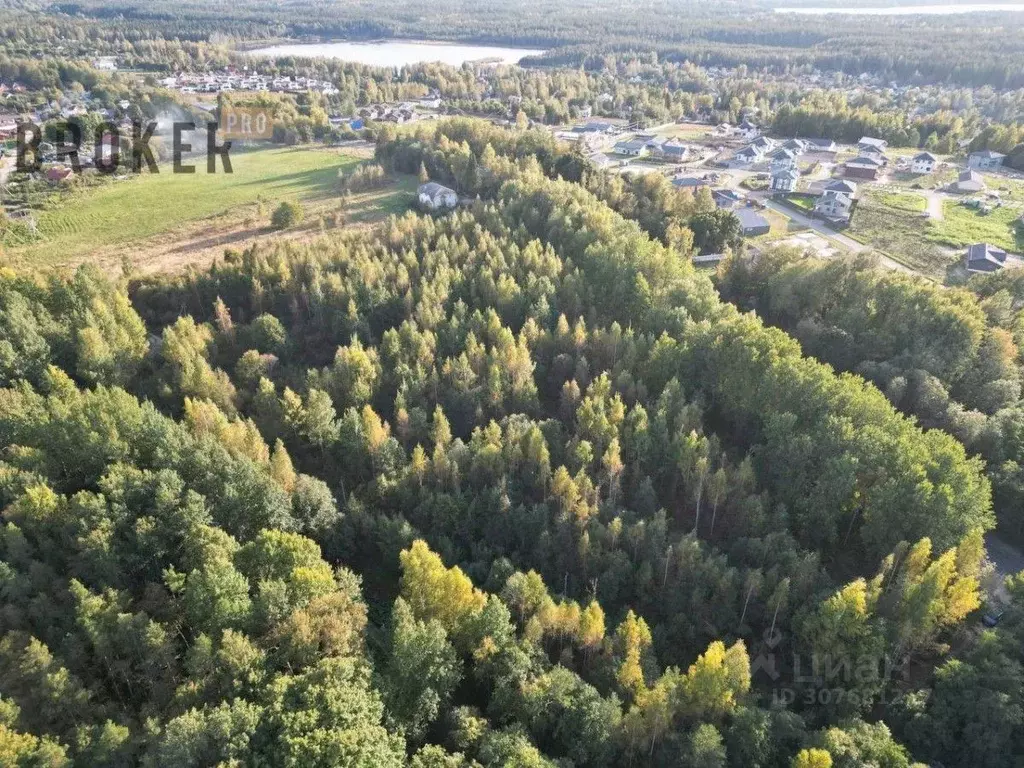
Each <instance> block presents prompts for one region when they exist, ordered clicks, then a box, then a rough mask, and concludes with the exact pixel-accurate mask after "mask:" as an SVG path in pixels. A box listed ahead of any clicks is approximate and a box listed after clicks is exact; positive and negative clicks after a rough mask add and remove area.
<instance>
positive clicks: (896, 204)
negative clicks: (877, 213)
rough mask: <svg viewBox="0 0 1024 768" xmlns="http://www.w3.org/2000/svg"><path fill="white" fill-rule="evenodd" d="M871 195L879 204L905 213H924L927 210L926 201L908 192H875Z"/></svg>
mask: <svg viewBox="0 0 1024 768" xmlns="http://www.w3.org/2000/svg"><path fill="white" fill-rule="evenodd" d="M871 197H872V198H873V199H874V200H875V201H876V202H878V203H879V204H880V205H884V206H886V207H887V208H895V209H896V210H898V211H906V212H907V213H924V212H925V211H926V210H928V201H927V200H925V199H924V198H923V197H921V196H920V195H914V194H911V193H908V192H875V193H872V194H871Z"/></svg>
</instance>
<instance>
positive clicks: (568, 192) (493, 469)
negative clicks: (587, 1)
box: [0, 120, 1024, 768]
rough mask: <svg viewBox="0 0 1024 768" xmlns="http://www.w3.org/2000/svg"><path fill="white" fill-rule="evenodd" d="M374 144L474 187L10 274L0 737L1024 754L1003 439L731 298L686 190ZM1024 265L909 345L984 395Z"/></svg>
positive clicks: (384, 137) (577, 757) (7, 754)
mask: <svg viewBox="0 0 1024 768" xmlns="http://www.w3.org/2000/svg"><path fill="white" fill-rule="evenodd" d="M377 161H378V162H379V163H380V164H381V165H382V166H383V167H385V168H388V169H394V170H410V169H411V171H412V172H416V170H417V169H419V168H421V167H422V168H423V169H424V170H425V171H426V172H427V173H428V174H429V175H430V176H431V177H432V178H435V179H437V180H439V181H442V182H444V183H448V184H451V185H453V186H455V187H456V188H457V189H458V190H459V192H460V193H462V194H464V195H466V196H467V197H470V198H472V199H474V200H475V202H473V203H472V204H471V205H470V206H468V207H465V208H463V209H461V210H459V211H457V212H454V213H450V214H448V215H445V216H440V217H430V216H420V215H416V214H414V213H408V214H406V215H404V216H401V217H397V218H392V219H390V220H389V221H388V222H387V223H386V225H385V226H384V227H383V228H382V229H381V230H379V231H368V230H352V231H346V230H341V231H337V232H333V233H330V234H325V235H323V236H322V237H321V238H320V239H317V240H314V241H312V242H308V243H298V242H282V243H278V244H275V245H258V246H253V247H251V248H249V249H247V250H245V251H243V252H230V253H229V254H228V256H227V257H226V258H225V259H224V260H223V261H222V262H219V263H217V264H215V265H213V266H212V267H210V268H209V269H208V270H203V271H190V272H187V273H184V274H180V275H176V276H158V277H146V278H141V277H136V276H133V275H131V274H130V273H128V274H125V275H124V276H123V277H122V278H121V279H119V280H111V279H109V278H107V277H104V276H102V275H100V274H99V273H97V272H96V271H95V270H93V269H90V268H88V267H83V268H81V269H79V270H78V271H77V272H76V273H75V274H73V275H71V276H67V277H61V276H57V275H45V276H43V275H30V274H16V273H14V272H12V271H9V270H8V271H3V272H0V387H2V388H0V402H2V407H0V449H2V450H0V508H2V509H3V517H4V522H5V527H4V529H3V536H2V537H0V553H2V554H0V589H2V594H3V601H2V610H0V755H2V756H3V761H4V762H5V764H10V765H25V766H29V765H33V766H35V765H46V766H66V765H71V766H115V765H144V766H175V767H177V766H209V765H239V766H242V765H244V766H271V765H274V766H288V765H293V766H389V765H395V766H400V765H411V766H417V767H418V768H428V767H430V768H435V767H436V768H441V767H452V768H454V767H456V766H560V767H561V768H567V767H568V766H619V765H637V766H643V765H650V766H668V765H674V766H679V765H682V766H692V767H693V768H722V767H724V766H730V767H731V768H757V767H758V766H762V767H763V768H787V767H789V766H799V767H800V768H810V767H811V766H823V767H824V768H828V766H832V765H835V766H844V767H845V766H865V767H866V766H884V767H885V768H904V767H909V766H910V765H912V764H914V762H915V761H920V763H926V762H932V761H939V760H941V762H942V763H943V764H944V765H945V766H947V768H954V767H961V766H962V767H963V768H967V766H972V767H973V766H990V767H992V768H1002V767H1004V766H1005V767H1006V768H1013V766H1016V765H1019V756H1020V755H1021V754H1024V741H1022V736H1024V715H1022V712H1024V670H1022V662H1024V652H1022V648H1024V581H1022V580H1021V578H1015V579H1009V580H1007V581H1006V583H1005V584H1003V585H1002V586H1001V587H1000V590H1001V591H1002V593H1003V594H1004V595H1005V613H1004V614H1003V616H1002V619H1001V621H1000V622H999V623H998V626H996V627H995V628H990V629H984V630H982V629H981V628H980V623H979V621H978V619H979V614H980V610H981V605H982V600H983V599H984V597H983V592H984V589H985V588H987V587H989V586H991V584H992V582H993V581H994V580H995V579H994V577H993V574H992V573H991V568H990V566H989V565H987V563H986V561H985V559H984V547H983V544H982V538H981V537H982V533H983V531H985V530H987V529H990V528H991V527H992V526H993V525H994V516H993V512H992V491H991V488H992V486H993V484H995V486H996V487H997V488H998V487H999V485H998V482H995V481H990V479H989V475H991V460H989V465H988V466H989V467H990V469H989V470H986V463H985V461H983V460H982V459H980V458H974V457H971V456H969V455H968V453H967V451H966V450H965V448H964V446H963V445H962V444H961V442H959V441H958V440H957V439H955V438H954V437H953V436H952V435H951V434H949V433H948V432H954V430H951V429H950V430H948V432H947V431H945V425H942V426H943V427H944V429H943V430H939V429H931V430H924V429H922V428H921V427H920V426H918V424H916V423H915V422H914V420H912V419H911V418H908V417H907V416H904V415H901V414H900V412H899V411H898V410H897V406H898V407H899V408H903V409H906V410H909V411H913V409H912V408H906V407H905V404H904V403H903V402H902V401H898V400H896V399H893V398H891V397H890V399H892V400H893V402H890V399H887V398H886V395H885V394H883V393H882V392H880V391H879V390H878V389H876V388H875V387H874V386H873V385H871V384H869V383H867V382H866V381H865V380H864V379H862V378H860V377H858V376H855V375H851V374H847V373H841V372H840V373H837V372H836V371H835V370H834V369H833V367H830V366H829V365H827V364H825V363H823V362H818V361H816V360H815V359H813V358H812V357H809V356H806V355H805V353H804V351H803V350H801V346H800V343H801V342H804V343H806V339H805V337H804V336H801V335H800V334H797V336H798V337H799V338H800V341H799V342H798V341H797V340H795V339H794V338H791V337H790V336H788V335H787V334H786V333H784V332H783V331H782V330H779V329H777V328H773V327H771V326H769V325H765V324H764V323H763V322H762V320H760V319H759V318H757V317H755V316H754V315H753V314H751V313H744V312H743V311H741V310H740V309H737V308H736V307H734V306H733V305H731V304H729V303H725V302H724V301H722V300H721V299H720V298H719V295H718V293H717V292H716V289H715V287H714V286H713V285H712V283H711V281H710V280H709V279H708V278H707V276H705V275H704V274H701V273H698V272H696V271H695V270H694V268H693V267H692V266H691V264H690V261H689V256H690V254H691V253H693V252H694V251H695V250H697V249H699V248H702V247H711V245H710V243H711V242H712V241H715V245H722V247H729V246H730V245H731V244H733V243H734V242H735V241H734V238H735V232H734V230H733V228H732V226H733V225H732V223H731V221H730V220H731V219H732V217H731V216H729V215H723V214H721V213H719V212H717V211H716V210H715V209H714V207H713V205H712V206H709V205H708V201H707V200H705V199H703V198H702V196H697V197H695V196H693V195H692V194H690V193H688V192H685V193H684V192H681V191H678V190H676V189H675V188H673V187H672V186H671V185H670V184H668V183H667V182H665V183H658V182H655V181H648V180H644V179H632V178H626V179H621V178H617V179H614V180H610V179H606V178H605V177H603V176H597V175H595V174H593V173H592V172H591V171H590V169H589V167H588V165H587V164H586V163H585V161H583V159H582V158H581V157H580V156H578V155H577V154H575V153H573V152H571V151H567V150H564V149H560V148H559V147H558V146H557V145H555V144H554V142H553V141H552V140H551V138H550V136H548V135H546V134H542V133H541V132H539V131H504V130H501V129H497V128H494V127H491V126H488V125H486V124H484V123H482V122H479V121H477V122H474V121H469V120H456V121H445V122H439V123H437V124H434V125H431V126H429V127H422V126H421V127H418V128H416V129H415V130H412V131H404V132H395V131H387V130H385V131H382V132H381V134H380V136H379V137H378V147H377ZM661 181H662V182H664V179H662V180H661ZM730 279H731V280H732V281H733V283H734V284H735V287H734V288H730V289H726V288H725V287H724V283H723V287H722V289H723V291H725V292H726V294H727V295H729V296H730V297H733V296H735V297H740V296H741V295H742V296H754V295H755V292H754V287H753V286H754V285H756V281H754V280H748V281H747V282H742V281H741V280H740V273H738V272H737V273H736V274H735V276H733V277H731V278H730ZM850 279H851V281H852V280H853V278H850ZM765 280H767V278H765ZM748 283H749V285H748ZM896 287H897V288H898V287H899V286H896ZM741 289H742V291H741ZM894 290H895V289H894ZM906 290H909V288H907V289H906ZM1008 292H1010V289H1009V288H1007V287H1000V286H997V285H990V286H979V287H978V288H977V291H976V295H977V296H978V297H983V298H979V299H977V300H975V299H973V298H970V299H969V297H966V296H965V295H961V294H951V295H950V298H949V299H948V303H950V304H952V305H955V306H956V307H962V312H963V314H964V316H965V319H963V320H962V321H961V322H962V324H963V326H964V327H965V329H966V330H962V331H961V330H959V329H958V328H957V327H956V322H955V321H957V319H958V316H957V315H956V314H955V313H953V312H952V310H951V311H950V314H951V315H953V316H952V317H951V318H950V319H948V320H947V321H945V326H943V327H944V328H946V330H945V332H944V333H945V335H942V336H940V337H939V338H938V339H936V340H935V341H934V347H935V349H934V350H933V351H932V352H931V353H930V354H931V356H932V357H936V358H938V359H940V360H946V361H947V363H948V366H949V367H948V369H943V368H941V367H939V366H940V364H939V363H935V366H936V368H935V374H934V375H935V376H936V377H937V378H940V377H941V378H942V379H943V380H945V381H947V382H948V383H949V386H950V387H951V390H950V391H952V392H956V393H959V392H960V391H961V389H964V390H970V391H974V390H975V389H979V390H981V391H983V392H984V393H987V394H986V395H985V396H981V395H979V396H980V397H982V399H983V400H984V403H981V402H975V401H974V400H969V399H965V402H967V403H969V404H970V405H972V406H975V407H978V408H980V409H982V410H985V409H986V408H987V409H988V410H985V413H989V412H992V413H994V414H995V415H998V414H999V413H1001V412H1002V411H1001V410H1000V409H1005V408H1007V407H1012V405H1011V402H1012V398H1009V399H1008V398H1007V396H1006V395H1007V394H1012V393H1013V392H1014V391H1015V392H1016V397H1018V398H1019V394H1020V393H1019V382H1018V387H1017V390H1013V387H1012V382H1010V383H1009V384H1007V383H1004V380H1009V379H1012V378H1013V377H1012V376H1011V375H1010V372H1009V371H1005V372H1003V373H999V374H998V375H997V371H996V369H998V368H999V366H1000V365H1008V363H1007V358H1006V356H1007V355H1011V353H1012V355H1015V354H1016V352H1015V349H1016V348H1015V347H1012V345H1013V344H1014V343H1015V342H1014V334H1015V332H1016V323H1015V321H1012V320H1011V319H1010V317H1011V316H1012V314H1013V312H1012V309H1013V307H1012V306H1010V305H1012V304H1013V302H1012V301H1009V302H1008V300H1007V298H1006V296H1005V294H1006V293H1008ZM736 300H737V301H738V302H739V303H741V304H742V303H743V302H742V301H740V300H739V298H737V299H736ZM934 301H935V303H936V308H935V309H934V311H933V314H935V315H936V316H937V319H936V320H935V321H934V323H935V325H941V324H942V323H943V321H942V320H941V318H938V315H940V314H941V307H940V306H939V304H940V301H939V299H938V297H935V298H934ZM972 301H974V302H977V301H981V302H982V303H983V304H984V305H985V307H986V309H985V312H982V313H981V314H979V313H978V312H974V311H973V310H972V309H971V307H972V305H971V302H972ZM918 303H919V304H922V303H924V300H923V299H922V300H921V301H919V302H918ZM998 307H1003V308H1004V309H1006V313H1004V315H1000V316H998V317H996V315H995V314H994V313H995V310H996V309H997V308H998ZM986 313H987V314H986ZM794 314H795V313H794ZM990 315H991V316H990ZM766 318H767V320H768V322H770V323H778V324H780V325H781V324H783V322H782V321H781V320H780V319H779V318H778V317H777V316H774V315H772V314H770V313H769V314H766ZM925 322H926V320H925V319H922V323H925ZM833 325H839V322H838V320H836V321H833ZM848 333H849V334H850V335H851V337H856V335H857V333H858V329H856V328H852V327H851V328H850V329H849V331H848ZM863 333H868V332H867V331H864V332H863ZM876 333H877V335H879V336H884V335H885V334H886V333H887V330H886V329H879V330H878V331H877V332H876ZM961 336H966V338H964V339H962V340H961ZM952 340H957V341H958V342H959V343H960V345H961V346H960V347H957V349H962V350H964V352H963V353H964V354H965V355H966V354H972V355H973V356H974V357H973V358H971V362H970V363H968V362H967V361H965V360H961V361H958V360H955V359H953V355H954V351H953V350H947V349H946V345H950V344H952ZM893 346H896V344H895V343H894V345H893ZM841 348H842V347H841V345H838V344H837V345H836V349H841ZM870 349H871V343H870V342H869V340H868V339H866V338H865V339H862V340H860V341H859V343H857V344H856V345H854V343H853V342H851V348H850V350H849V351H848V360H849V361H850V362H849V364H848V365H845V366H844V365H841V364H838V363H836V362H834V361H829V362H832V363H833V365H835V366H836V368H837V369H840V370H842V369H844V368H845V369H846V370H854V369H855V368H856V367H857V362H859V358H860V357H861V356H862V355H863V354H864V350H870ZM808 351H810V350H808ZM815 351H816V350H815ZM877 356H881V353H879V354H878V355H877ZM897 356H898V355H897V354H896V353H895V352H891V351H890V352H889V353H888V354H887V355H885V357H886V360H890V361H891V359H892V358H896V357H897ZM921 356H922V358H925V357H928V356H929V352H928V350H922V351H921ZM898 362H899V363H902V364H903V368H904V369H909V368H910V367H911V365H917V366H920V367H924V368H926V367H927V366H928V365H930V364H931V362H930V357H929V359H928V360H924V361H916V360H915V361H902V360H900V361H898ZM890 364H891V365H896V364H897V363H896V362H891V363H890ZM966 369H978V371H979V373H978V374H977V375H979V376H983V377H984V381H981V382H972V381H970V380H969V376H970V375H971V374H970V372H969V371H967V370H966ZM982 369H983V370H984V371H985V373H984V374H982V373H980V371H981V370H982ZM989 373H992V375H988V374H989ZM1004 374H1005V375H1004ZM989 384H994V386H991V387H988V386H987V385H989ZM989 390H992V391H991V392H989ZM999 393H1003V396H1000V394H999ZM964 397H965V398H966V395H965V396H964ZM985 397H987V399H985ZM993 409H995V410H993ZM991 418H994V416H993V417H991ZM964 702H971V706H965V705H964Z"/></svg>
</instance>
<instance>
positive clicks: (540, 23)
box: [3, 0, 1024, 88]
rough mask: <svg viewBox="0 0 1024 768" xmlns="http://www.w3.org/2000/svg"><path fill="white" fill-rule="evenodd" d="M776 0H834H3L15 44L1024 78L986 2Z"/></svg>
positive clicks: (1009, 20)
mask: <svg viewBox="0 0 1024 768" xmlns="http://www.w3.org/2000/svg"><path fill="white" fill-rule="evenodd" d="M779 5H784V6H790V7H792V6H801V5H812V6H837V7H838V8H840V9H841V6H842V4H840V3H836V2H834V1H833V2H819V1H818V0H797V1H795V2H794V1H792V0H787V2H784V3H783V2H771V1H770V0H759V1H758V2H744V3H740V2H736V1H735V0H728V1H727V2H719V3H709V2H695V1H687V0H658V1H657V2H649V3H645V4H644V5H642V6H638V5H635V4H621V3H615V2H610V1H609V0H577V1H575V2H573V3H569V4H567V3H564V2H554V1H553V0H527V1H526V2H515V3H498V2H484V3H474V4H473V6H472V10H471V11H470V10H469V9H467V7H466V5H465V4H464V3H460V2H454V1H453V0H439V1H438V0H412V2H410V1H409V0H402V2H397V1H396V0H383V1H378V2H374V3H372V4H366V3H353V2H341V1H340V0H328V1H327V2H310V0H299V1H298V2H291V3H288V4H287V5H281V4H280V3H276V2H267V1H266V0H254V1H253V2H246V3H232V2H225V1H224V0H217V1H216V2H206V1H205V0H188V1H187V2H178V1H177V0H176V1H175V2H169V1H168V0H156V1H155V2H148V3H139V2H136V0H102V1H100V0H71V1H68V2H52V3H51V2H47V3H39V2H36V1H35V0H5V2H4V3H3V7H4V8H5V9H9V14H10V18H11V22H10V23H12V24H15V25H16V26H18V27H19V35H18V38H17V39H18V41H19V42H20V43H22V44H23V45H24V44H28V45H31V42H32V41H34V40H46V41H52V40H53V38H54V33H55V32H57V33H59V35H60V36H61V37H62V38H63V40H64V41H65V42H67V43H68V47H69V48H70V47H73V46H75V45H76V44H79V43H81V42H82V41H83V40H88V41H89V44H90V45H91V46H96V45H97V44H100V45H101V46H105V47H107V49H108V52H110V53H118V54H123V53H125V52H126V50H128V49H131V48H132V47H138V48H139V49H140V50H144V51H145V52H146V54H147V55H146V56H145V57H143V58H144V59H146V60H148V62H149V63H150V64H151V63H152V62H153V59H154V55H153V54H159V52H160V51H161V50H164V49H169V48H173V47H174V46H175V45H176V44H177V43H178V42H181V43H184V44H186V45H188V46H189V48H190V50H191V51H192V52H193V53H196V54H198V55H199V56H205V55H206V54H205V52H204V49H203V46H202V45H199V44H206V43H212V44H214V45H224V44H225V43H228V42H245V41H252V40H267V39H275V38H282V37H287V38H303V37H315V38H321V39H337V38H348V39H363V40H374V39H381V38H388V37H397V38H408V39H414V40H416V39H419V40H423V39H430V40H463V41H473V42H480V43H484V42H486V43H501V44H511V45H517V46H522V47H530V48H545V49H550V50H549V53H548V54H546V55H545V56H542V57H540V58H539V59H537V60H536V61H534V62H533V63H534V64H547V65H562V66H565V65H570V66H574V67H575V66H581V65H582V66H586V67H588V68H591V67H598V68H599V67H600V66H601V61H602V57H603V56H604V55H606V54H610V53H615V52H622V51H637V52H643V53H645V54H652V53H653V54H656V55H657V56H659V57H660V58H663V59H667V60H676V61H682V60H684V59H687V60H689V61H692V62H695V63H698V64H701V65H704V66H720V67H735V66H740V65H746V66H749V67H752V68H761V67H767V68H771V69H774V70H777V71H792V70H794V69H799V68H812V67H817V68H818V69H821V70H836V71H841V72H846V73H847V74H850V75H855V76H856V75H860V74H861V73H865V72H871V73H877V74H881V75H883V76H887V77H891V78H894V79H895V78H898V79H912V78H925V79H927V80H930V81H936V82H944V81H948V82H951V83H955V84H958V85H966V86H984V85H989V86H992V87H996V88H1021V87H1024V40H1022V39H1021V35H1020V34H1019V25H1018V20H1017V19H1016V18H1015V17H1014V16H1013V15H1012V14H1007V13H1000V12H998V11H997V10H993V12H986V13H977V14H957V15H949V16H942V15H938V16H928V15H925V16H909V17H902V16H885V17H876V16H841V17H836V16H828V15H820V16H819V15H803V14H789V13H776V12H775V10H774V9H775V7H776V6H779ZM41 11H42V12H44V13H45V16H43V17H42V18H40V15H41V14H40V12H41ZM880 19H881V20H880ZM908 40H912V41H913V45H908V44H907V43H908ZM51 53H52V51H51ZM156 58H159V56H157V57H156Z"/></svg>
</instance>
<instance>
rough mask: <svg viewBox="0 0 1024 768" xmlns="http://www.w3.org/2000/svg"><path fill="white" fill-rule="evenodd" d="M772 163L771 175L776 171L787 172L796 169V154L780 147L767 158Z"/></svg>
mask: <svg viewBox="0 0 1024 768" xmlns="http://www.w3.org/2000/svg"><path fill="white" fill-rule="evenodd" d="M769 159H770V160H771V161H772V173H775V172H776V171H788V170H789V169H790V168H795V167H796V153H794V152H793V151H792V150H789V149H786V148H785V147H780V148H779V149H777V150H775V151H774V152H772V153H771V155H770V156H769Z"/></svg>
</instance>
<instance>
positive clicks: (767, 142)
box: [750, 136, 775, 156]
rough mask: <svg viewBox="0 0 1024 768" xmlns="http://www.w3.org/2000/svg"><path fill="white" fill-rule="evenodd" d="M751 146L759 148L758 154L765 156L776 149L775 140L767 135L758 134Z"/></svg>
mask: <svg viewBox="0 0 1024 768" xmlns="http://www.w3.org/2000/svg"><path fill="white" fill-rule="evenodd" d="M750 146H751V147H753V148H754V149H755V150H757V152H758V154H760V155H762V156H764V155H767V154H768V153H769V152H771V151H772V150H773V149H775V141H774V140H773V139H769V138H768V137H767V136H758V137H757V138H756V139H754V140H753V141H752V142H750Z"/></svg>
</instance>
